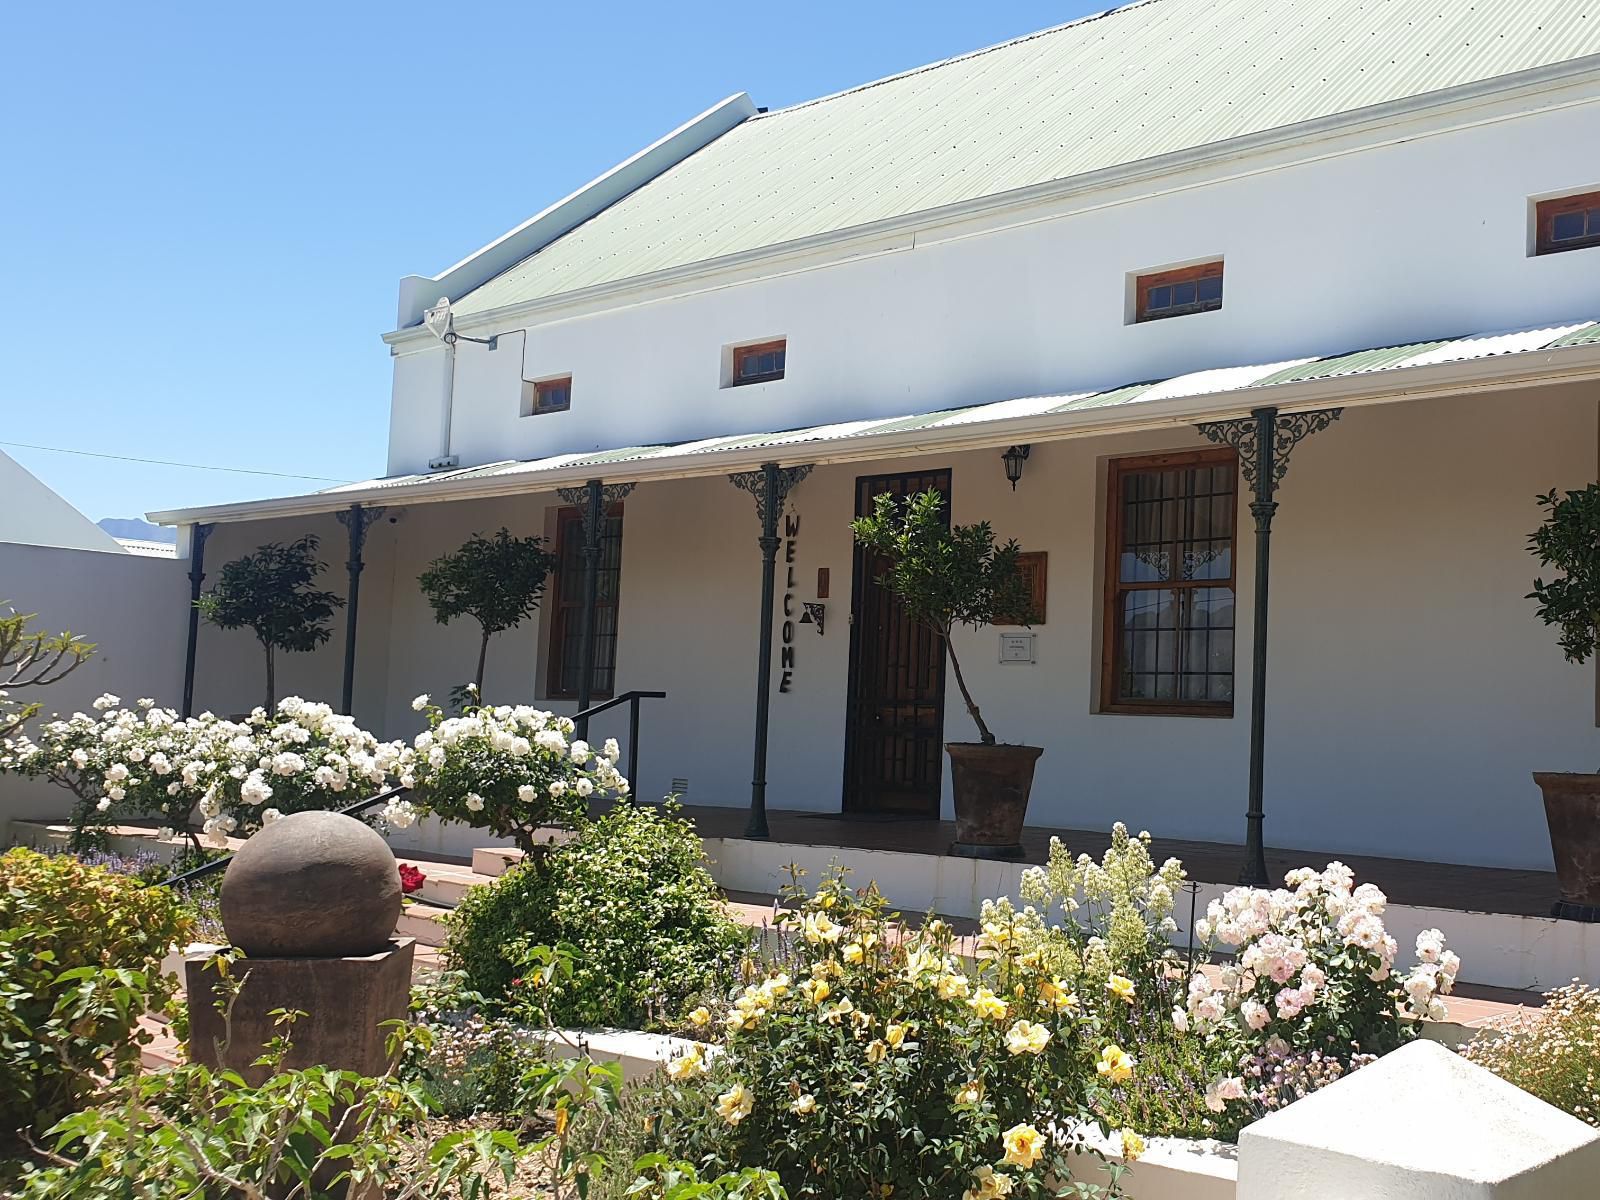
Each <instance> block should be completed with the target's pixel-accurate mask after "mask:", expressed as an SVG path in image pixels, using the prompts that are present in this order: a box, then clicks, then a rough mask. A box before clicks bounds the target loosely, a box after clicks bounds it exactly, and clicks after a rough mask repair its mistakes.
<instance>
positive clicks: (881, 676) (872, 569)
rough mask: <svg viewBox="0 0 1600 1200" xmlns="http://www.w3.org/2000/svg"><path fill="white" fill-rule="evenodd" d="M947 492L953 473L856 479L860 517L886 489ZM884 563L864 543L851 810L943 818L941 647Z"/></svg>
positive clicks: (849, 736)
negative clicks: (891, 582)
mask: <svg viewBox="0 0 1600 1200" xmlns="http://www.w3.org/2000/svg"><path fill="white" fill-rule="evenodd" d="M930 488H931V489H933V490H936V491H938V492H940V493H941V494H942V495H943V496H944V498H945V505H944V518H945V521H946V523H947V524H948V522H949V520H950V472H949V470H948V469H946V470H940V471H927V472H923V473H920V474H912V475H871V476H864V477H862V478H860V479H857V480H856V515H857V516H867V515H869V514H871V512H872V505H873V499H874V497H876V496H879V495H881V494H883V493H888V494H889V495H891V496H899V497H904V496H910V495H914V494H915V493H917V492H925V491H928V490H929V489H930ZM886 565H887V564H886V561H885V560H884V559H883V558H882V557H881V556H879V555H876V554H873V553H871V552H869V551H867V550H864V549H862V548H861V547H860V546H857V547H856V550H855V574H854V583H853V586H852V591H851V605H850V685H849V696H848V711H847V716H846V721H845V745H844V811H845V812H847V813H890V814H899V815H904V816H917V817H937V816H938V815H939V782H940V778H941V775H942V772H943V767H944V663H945V652H944V644H943V643H942V642H941V641H940V640H939V637H938V635H937V634H935V633H933V632H932V631H930V630H929V629H927V628H926V627H924V626H922V625H919V624H915V623H913V622H912V621H911V619H910V618H909V617H908V616H907V615H906V611H905V606H904V605H903V604H901V603H900V601H899V600H897V599H896V598H895V597H894V595H893V593H891V592H890V591H889V589H888V588H886V587H884V586H883V585H882V584H881V583H879V582H878V580H879V578H880V577H881V576H882V574H883V572H884V570H885V568H886Z"/></svg>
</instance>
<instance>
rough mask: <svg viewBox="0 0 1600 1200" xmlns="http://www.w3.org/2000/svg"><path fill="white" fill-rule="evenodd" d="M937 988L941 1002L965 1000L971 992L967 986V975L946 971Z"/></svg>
mask: <svg viewBox="0 0 1600 1200" xmlns="http://www.w3.org/2000/svg"><path fill="white" fill-rule="evenodd" d="M935 986H936V987H937V988H938V992H939V999H941V1000H964V999H966V997H967V994H968V992H969V991H970V990H971V989H970V988H969V987H968V986H967V977H966V976H965V975H957V974H955V973H953V972H950V971H946V972H945V973H944V974H943V975H941V976H939V979H938V982H937V984H936V985H935Z"/></svg>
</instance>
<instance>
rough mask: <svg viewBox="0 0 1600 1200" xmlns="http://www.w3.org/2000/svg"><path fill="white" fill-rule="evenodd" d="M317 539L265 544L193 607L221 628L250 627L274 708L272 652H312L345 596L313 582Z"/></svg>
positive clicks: (227, 570)
mask: <svg viewBox="0 0 1600 1200" xmlns="http://www.w3.org/2000/svg"><path fill="white" fill-rule="evenodd" d="M322 570H323V566H322V563H321V561H320V560H319V559H318V558H317V538H316V535H315V534H311V533H308V534H306V536H305V537H303V538H300V539H299V540H298V541H293V542H289V543H288V544H287V545H285V544H283V543H281V542H268V543H267V544H266V545H265V546H261V547H259V548H258V549H257V550H256V551H255V552H254V553H252V554H246V555H244V556H243V557H242V558H236V559H234V560H233V561H232V562H230V563H229V564H228V565H227V566H225V567H223V568H222V574H221V576H220V577H219V578H218V580H217V584H216V586H215V587H213V588H212V589H211V590H210V591H209V592H207V593H206V594H205V595H203V596H201V597H200V599H199V600H197V601H195V604H196V605H197V606H198V607H199V609H200V612H201V615H202V616H204V617H205V619H206V620H208V621H210V622H211V623H212V624H213V625H215V626H217V627H218V628H220V629H249V630H250V631H251V632H253V633H254V634H255V635H256V640H257V641H258V642H260V643H261V647H262V649H263V650H264V651H265V652H266V656H267V702H266V704H265V706H264V707H265V708H266V710H267V711H268V712H269V713H270V712H272V711H273V710H274V709H275V708H276V707H277V701H278V696H277V675H276V661H275V657H274V656H275V654H276V652H277V651H279V650H288V651H296V652H301V653H303V652H305V651H307V650H315V649H316V648H317V647H318V646H320V645H322V643H324V642H326V641H327V640H328V637H329V636H330V633H329V629H328V626H327V620H328V618H329V617H331V616H333V613H334V610H335V609H339V608H343V607H344V597H342V596H339V595H337V594H335V593H334V592H324V591H319V590H317V588H315V587H313V586H312V584H313V582H314V581H315V580H316V577H317V576H318V575H320V574H322Z"/></svg>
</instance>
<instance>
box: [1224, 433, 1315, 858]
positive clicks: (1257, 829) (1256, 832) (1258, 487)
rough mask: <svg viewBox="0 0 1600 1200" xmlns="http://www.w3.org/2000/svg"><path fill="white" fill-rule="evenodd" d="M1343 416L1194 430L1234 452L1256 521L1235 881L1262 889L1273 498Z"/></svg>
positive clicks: (1264, 853)
mask: <svg viewBox="0 0 1600 1200" xmlns="http://www.w3.org/2000/svg"><path fill="white" fill-rule="evenodd" d="M1343 412H1344V410H1343V409H1339V408H1325V409H1319V410H1317V411H1315V412H1302V413H1290V414H1288V415H1287V416H1279V414H1278V410H1277V409H1276V408H1257V409H1252V410H1251V413H1250V416H1249V417H1248V418H1241V419H1239V420H1236V421H1214V422H1210V423H1208V424H1204V425H1199V426H1197V428H1198V429H1199V430H1200V432H1201V434H1203V435H1204V436H1205V437H1206V438H1207V439H1209V440H1210V441H1213V442H1217V443H1219V444H1221V445H1228V446H1232V447H1233V448H1234V449H1235V450H1237V451H1238V452H1239V470H1240V473H1241V474H1242V475H1243V476H1244V481H1245V482H1246V483H1248V484H1249V485H1250V487H1251V492H1252V495H1253V497H1254V498H1253V499H1252V500H1251V503H1250V514H1251V516H1253V517H1254V518H1255V522H1256V571H1255V599H1254V609H1255V611H1254V614H1253V626H1254V635H1253V637H1252V639H1251V645H1250V793H1249V805H1248V808H1247V809H1246V812H1245V859H1244V868H1243V869H1242V870H1241V871H1240V873H1239V882H1240V883H1243V884H1246V885H1248V886H1250V887H1266V886H1267V852H1266V843H1265V840H1264V838H1263V833H1262V825H1263V824H1264V822H1265V820H1266V811H1265V808H1264V793H1265V781H1266V730H1267V602H1268V596H1269V593H1270V590H1271V580H1272V559H1271V555H1272V518H1273V517H1274V516H1275V515H1276V514H1277V511H1278V502H1277V501H1276V500H1275V499H1273V496H1274V495H1275V494H1276V492H1277V490H1278V484H1279V483H1281V482H1282V481H1283V477H1284V474H1285V473H1286V472H1287V471H1288V469H1289V454H1290V452H1291V451H1292V450H1293V449H1294V448H1295V446H1296V445H1298V444H1299V443H1300V442H1301V441H1302V440H1303V439H1305V438H1307V437H1310V436H1311V435H1312V434H1313V433H1317V432H1320V431H1321V430H1324V429H1326V428H1327V427H1328V426H1329V425H1331V424H1333V422H1335V421H1337V420H1338V419H1339V417H1340V415H1341V414H1342V413H1343Z"/></svg>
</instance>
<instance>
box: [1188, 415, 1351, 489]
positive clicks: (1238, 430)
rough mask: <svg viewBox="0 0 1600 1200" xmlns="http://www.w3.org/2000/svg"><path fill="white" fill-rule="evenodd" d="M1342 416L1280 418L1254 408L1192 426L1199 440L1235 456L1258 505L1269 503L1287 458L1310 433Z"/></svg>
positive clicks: (1282, 416)
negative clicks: (1266, 438) (1265, 432)
mask: <svg viewBox="0 0 1600 1200" xmlns="http://www.w3.org/2000/svg"><path fill="white" fill-rule="evenodd" d="M1343 415H1344V409H1342V408H1321V409H1316V410H1314V411H1312V412H1297V413H1286V414H1280V413H1279V412H1278V410H1277V409H1275V408H1258V409H1256V410H1254V411H1253V412H1252V413H1251V414H1250V415H1249V416H1248V417H1241V418H1239V419H1238V420H1235V421H1211V422H1207V423H1205V424H1202V425H1196V426H1195V428H1196V429H1198V430H1199V431H1200V433H1201V435H1202V436H1203V437H1205V438H1206V440H1208V441H1212V442H1216V443H1217V444H1218V445H1224V446H1232V447H1233V448H1234V449H1235V450H1237V451H1238V452H1239V471H1240V473H1241V474H1242V475H1243V476H1244V481H1245V482H1246V483H1247V484H1249V485H1250V488H1251V490H1252V491H1254V492H1255V493H1256V498H1257V499H1258V500H1259V501H1270V500H1271V499H1272V495H1273V493H1274V492H1276V491H1277V490H1278V485H1279V484H1280V483H1282V482H1283V477H1284V475H1286V474H1287V473H1288V471H1289V454H1290V452H1291V451H1292V450H1293V449H1294V448H1295V447H1296V446H1297V445H1299V444H1300V443H1301V442H1302V441H1304V440H1305V439H1306V438H1308V437H1310V436H1311V435H1312V434H1313V433H1320V432H1322V430H1324V429H1326V428H1327V427H1328V426H1329V425H1332V424H1333V423H1334V422H1335V421H1337V420H1338V419H1339V418H1340V417H1341V416H1343ZM1263 418H1266V420H1267V421H1270V423H1271V424H1270V428H1271V430H1272V434H1271V440H1270V442H1269V443H1268V444H1266V445H1263V444H1262V441H1261V431H1262V429H1263V426H1264V424H1265V422H1264V421H1263Z"/></svg>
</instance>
